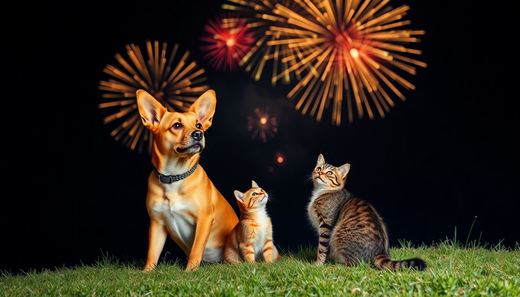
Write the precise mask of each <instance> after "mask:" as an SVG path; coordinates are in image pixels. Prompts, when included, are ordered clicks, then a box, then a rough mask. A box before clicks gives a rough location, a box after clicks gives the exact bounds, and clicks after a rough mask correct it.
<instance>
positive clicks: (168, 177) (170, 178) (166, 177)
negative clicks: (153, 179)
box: [153, 162, 199, 184]
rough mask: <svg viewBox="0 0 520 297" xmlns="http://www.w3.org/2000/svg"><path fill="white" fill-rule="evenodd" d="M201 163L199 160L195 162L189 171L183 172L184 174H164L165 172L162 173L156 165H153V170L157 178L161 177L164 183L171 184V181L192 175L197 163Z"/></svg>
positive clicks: (160, 179)
mask: <svg viewBox="0 0 520 297" xmlns="http://www.w3.org/2000/svg"><path fill="white" fill-rule="evenodd" d="M198 164H199V162H197V163H195V165H193V167H191V169H190V170H188V171H187V172H185V173H183V174H178V175H164V174H160V173H159V171H157V168H155V166H153V172H154V173H155V175H156V176H157V178H158V179H159V181H160V182H161V183H163V184H171V183H174V182H176V181H180V180H181V179H185V178H187V177H188V176H190V174H192V173H193V172H194V171H195V169H197V165H198Z"/></svg>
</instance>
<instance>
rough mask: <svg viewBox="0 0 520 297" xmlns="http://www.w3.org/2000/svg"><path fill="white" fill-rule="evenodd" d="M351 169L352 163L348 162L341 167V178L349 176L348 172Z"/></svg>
mask: <svg viewBox="0 0 520 297" xmlns="http://www.w3.org/2000/svg"><path fill="white" fill-rule="evenodd" d="M349 171H350V164H349V163H346V164H343V165H342V166H341V167H339V174H340V175H341V179H345V178H346V177H347V173H348V172H349Z"/></svg>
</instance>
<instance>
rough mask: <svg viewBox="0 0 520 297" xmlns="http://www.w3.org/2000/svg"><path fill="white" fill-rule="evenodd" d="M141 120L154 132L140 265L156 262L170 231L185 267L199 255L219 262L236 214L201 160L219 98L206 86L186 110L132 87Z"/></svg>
mask: <svg viewBox="0 0 520 297" xmlns="http://www.w3.org/2000/svg"><path fill="white" fill-rule="evenodd" d="M136 97H137V107H138V109H139V114H140V116H141V119H142V122H143V125H144V126H145V127H146V128H148V129H149V130H150V131H151V133H152V134H153V138H154V141H153V148H152V164H153V166H154V168H153V171H152V172H151V173H150V177H149V178H148V193H147V197H146V208H147V210H148V215H149V216H150V228H149V236H148V255H147V258H146V264H145V267H144V271H150V270H152V269H154V267H155V266H156V265H157V261H158V259H159V256H160V254H161V252H162V250H163V247H164V244H165V242H166V239H167V237H168V234H169V235H170V236H171V238H172V239H173V240H174V241H175V243H176V244H177V245H178V246H179V247H180V248H181V249H182V250H183V251H184V253H185V254H186V256H188V264H187V266H186V270H191V269H193V268H196V267H198V266H199V265H200V263H201V261H205V262H211V263H214V262H220V261H223V259H224V248H225V246H226V242H227V239H228V236H229V234H230V233H231V230H233V228H234V227H235V225H236V224H237V223H238V217H237V215H236V213H235V211H234V209H233V208H232V207H231V205H230V204H229V202H228V201H227V200H226V199H225V198H224V196H222V194H221V193H220V192H219V191H218V190H217V188H216V187H215V186H214V185H213V183H212V182H211V180H210V179H209V178H208V176H207V174H206V172H205V171H204V169H203V168H202V166H200V165H199V164H198V163H199V158H200V153H201V152H202V150H203V149H204V146H205V138H204V132H205V131H206V130H207V129H208V128H209V127H210V126H211V124H212V122H213V115H214V114H215V108H216V104H217V99H216V94H215V91H213V90H208V91H206V92H205V93H204V94H202V95H201V96H200V97H199V98H198V99H197V100H195V102H194V103H193V104H192V105H191V106H190V108H189V110H188V111H187V112H170V111H168V110H167V109H166V108H165V107H164V106H163V105H162V104H161V103H159V101H157V99H155V98H154V97H153V96H152V95H150V94H149V93H148V92H146V91H144V90H137V91H136Z"/></svg>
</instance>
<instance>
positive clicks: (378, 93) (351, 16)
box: [268, 0, 426, 126]
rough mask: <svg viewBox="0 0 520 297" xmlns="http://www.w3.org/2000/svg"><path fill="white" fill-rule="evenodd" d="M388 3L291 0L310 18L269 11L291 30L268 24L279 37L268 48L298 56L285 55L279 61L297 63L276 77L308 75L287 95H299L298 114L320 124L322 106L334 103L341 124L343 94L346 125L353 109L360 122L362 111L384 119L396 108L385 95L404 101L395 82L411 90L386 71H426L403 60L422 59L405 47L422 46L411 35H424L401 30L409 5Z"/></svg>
mask: <svg viewBox="0 0 520 297" xmlns="http://www.w3.org/2000/svg"><path fill="white" fill-rule="evenodd" d="M389 1H390V0H364V1H361V0H337V1H333V0H323V1H319V2H318V1H311V0H295V2H296V3H298V5H299V6H300V7H301V8H302V9H304V10H305V11H307V12H308V14H310V15H311V16H312V17H305V16H303V15H301V14H298V13H297V12H296V11H295V10H294V9H291V8H289V7H286V6H284V5H282V4H277V5H276V7H275V9H274V10H273V12H274V13H275V14H276V15H277V16H279V17H283V18H285V19H286V20H287V23H288V24H290V25H291V28H289V29H288V28H286V27H276V26H271V27H270V31H271V32H272V33H271V34H278V35H279V36H280V38H279V39H278V40H272V41H269V42H268V45H269V46H277V45H283V44H285V45H287V46H288V47H289V48H292V49H298V50H299V51H298V52H299V54H298V55H294V54H293V55H286V56H284V57H283V59H282V61H297V62H295V63H294V64H293V65H292V66H291V67H290V68H289V69H287V70H285V71H282V72H280V73H279V74H278V75H277V76H276V77H275V79H281V78H283V77H284V76H286V75H287V73H290V72H295V73H297V74H301V73H302V72H305V73H306V75H305V76H304V77H303V79H302V80H300V81H299V83H298V84H297V85H296V86H295V87H294V88H293V89H292V91H290V92H289V94H288V95H287V97H289V98H291V99H294V98H296V97H298V96H299V100H298V103H297V104H296V109H298V110H301V112H302V114H306V113H307V112H309V110H310V114H311V115H312V116H314V115H316V119H317V121H320V120H321V118H322V115H323V112H324V110H325V108H329V107H330V106H331V105H332V124H334V125H338V126H339V125H340V124H341V110H342V103H343V99H344V95H346V96H345V97H346V103H347V110H348V117H349V122H352V121H353V111H354V110H356V111H357V115H358V117H359V118H362V117H363V115H364V113H365V112H366V113H367V114H368V116H369V118H370V119H372V118H374V109H375V110H377V113H379V115H380V116H381V117H384V115H385V112H388V111H389V110H390V107H393V106H394V102H393V100H392V98H391V96H390V95H389V94H388V93H387V91H391V92H393V94H395V95H397V96H398V97H399V98H400V99H402V100H405V96H404V95H403V93H401V91H400V90H399V89H398V88H397V86H396V83H397V84H398V85H400V86H402V87H404V88H405V89H408V90H409V89H415V87H414V85H413V84H411V83H410V82H408V81H407V80H406V79H404V78H403V77H402V76H401V75H399V74H397V73H396V72H394V71H393V70H391V69H390V68H393V67H395V68H398V69H399V71H403V72H406V73H409V74H415V73H416V67H415V66H420V67H426V63H423V62H420V61H418V60H415V59H413V58H410V57H408V56H407V55H409V54H414V55H420V54H421V51H419V50H416V49H410V48H407V47H406V46H405V45H406V44H409V43H417V42H420V40H419V39H418V38H417V37H414V36H417V35H424V31H422V30H408V29H402V27H404V26H407V25H409V24H410V21H408V20H403V17H404V16H405V15H406V13H407V11H408V10H409V8H410V7H409V6H408V5H403V6H400V7H398V8H395V9H392V8H391V7H390V6H387V4H388V2H389ZM315 3H316V4H315ZM352 97H353V98H352Z"/></svg>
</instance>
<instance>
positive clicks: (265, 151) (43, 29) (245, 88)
mask: <svg viewBox="0 0 520 297" xmlns="http://www.w3.org/2000/svg"><path fill="white" fill-rule="evenodd" d="M224 2H225V1H224V0H204V1H193V0H175V1H173V0H171V1H121V2H111V3H109V4H107V3H105V2H99V3H97V2H96V1H94V2H93V1H87V2H83V3H82V2H77V3H76V2H75V4H74V5H75V6H74V7H63V6H61V5H58V4H49V3H46V2H39V3H38V4H30V5H27V6H28V7H13V8H11V9H12V10H13V12H14V13H15V14H16V15H17V17H16V18H14V19H16V21H17V22H16V23H15V24H9V26H4V28H6V29H5V31H7V32H6V34H5V35H4V37H3V39H2V40H3V44H2V48H3V50H2V51H7V52H6V53H4V55H3V56H4V61H3V65H5V66H6V68H3V70H4V80H3V83H2V88H3V90H4V91H7V94H5V95H4V96H3V102H4V107H3V109H2V111H3V115H4V119H3V121H2V122H3V126H4V132H7V133H5V134H4V135H5V137H4V141H3V145H2V146H3V148H4V152H5V153H4V154H3V156H4V166H2V167H3V171H4V172H5V174H3V175H2V176H4V177H5V176H7V179H5V178H3V181H2V185H3V189H4V194H3V195H2V197H3V199H2V201H3V203H4V206H3V207H2V208H1V209H2V211H1V213H2V215H1V219H0V220H1V221H0V226H1V227H0V230H1V231H0V232H1V238H2V244H1V246H2V253H1V260H0V270H10V271H12V272H19V271H20V270H23V271H27V270H28V269H31V268H32V269H37V270H41V269H43V268H48V269H54V268H55V267H63V266H75V265H81V264H82V263H83V264H92V263H94V262H95V261H96V260H97V259H98V258H100V257H101V256H102V253H108V254H109V255H114V256H116V257H118V258H120V259H130V260H133V259H135V260H143V261H144V259H145V258H146V252H147V245H148V244H147V238H148V223H149V219H148V214H147V212H146V206H145V199H146V189H147V178H148V175H149V174H150V172H151V170H152V166H151V162H150V156H149V155H147V154H146V153H138V152H137V151H132V150H130V149H128V148H127V147H125V146H124V145H123V144H121V143H120V142H116V141H114V139H113V138H112V137H111V136H110V135H109V134H110V131H111V128H110V127H108V126H106V125H104V124H103V118H104V117H105V116H107V115H108V114H110V112H108V111H107V110H100V109H99V108H98V104H99V103H102V102H104V101H103V100H102V98H101V94H102V92H101V91H100V90H98V85H99V82H100V80H106V79H107V78H108V76H107V75H106V74H105V73H103V72H102V70H103V68H104V67H105V65H106V64H115V63H116V61H115V59H114V55H115V54H116V53H121V54H125V52H126V50H125V45H127V44H130V43H134V44H136V45H138V46H140V47H144V46H145V41H146V40H159V41H161V42H163V41H165V42H167V43H168V46H173V44H175V43H178V44H179V46H180V50H181V51H186V50H189V51H190V52H191V59H193V60H195V61H197V62H199V64H200V65H201V67H202V68H204V69H206V77H207V78H208V84H209V85H210V87H211V88H212V89H214V90H215V91H216V94H217V100H218V102H217V111H216V114H215V117H214V121H213V126H212V127H211V128H210V129H209V130H208V131H207V132H206V134H205V135H206V143H207V146H206V149H205V150H204V151H203V153H202V157H201V161H200V163H201V165H202V166H203V167H204V169H205V170H206V172H207V173H208V175H209V177H210V178H211V179H212V181H213V183H214V184H215V185H216V187H217V188H218V189H219V191H220V192H221V193H222V194H223V195H224V196H225V197H226V198H227V199H228V201H229V202H230V204H231V205H232V206H233V207H234V208H235V210H237V212H238V207H237V205H236V201H235V198H234V196H233V191H234V190H240V191H245V190H247V189H249V187H250V185H251V180H255V181H256V182H257V183H258V184H259V185H260V186H262V187H263V188H264V189H265V190H267V191H268V192H269V194H270V196H271V197H272V200H271V201H270V202H269V203H268V205H267V208H268V212H269V214H270V215H271V217H272V221H273V228H274V242H275V244H277V245H278V246H280V247H281V249H282V250H284V251H287V250H297V249H298V247H300V246H308V245H312V246H316V245H317V237H316V235H315V233H314V230H312V229H311V227H310V224H309V222H308V220H307V217H306V205H307V203H308V201H309V198H310V194H311V190H312V183H311V182H310V180H309V177H310V173H311V171H312V169H313V167H314V165H315V163H316V159H317V157H318V155H319V154H320V153H322V154H323V155H324V156H325V160H326V161H327V163H331V164H334V165H342V164H344V163H350V164H351V170H350V173H349V175H348V178H347V182H346V188H347V190H349V191H350V192H352V193H353V194H355V195H357V196H358V197H360V198H362V199H365V200H367V201H369V202H370V203H371V204H372V205H374V207H375V208H376V209H377V210H378V211H379V213H380V214H381V216H382V217H383V219H384V221H385V222H386V224H387V229H388V232H389V236H390V244H391V246H398V245H399V242H398V240H399V239H407V240H411V241H412V242H413V243H414V244H415V245H420V244H421V243H425V244H427V245H430V244H432V243H438V242H441V241H443V240H445V239H446V238H450V239H453V237H454V236H455V232H456V234H457V239H459V240H461V241H462V242H465V241H466V237H467V236H468V234H469V230H470V227H471V225H472V223H473V222H474V219H475V217H477V219H476V221H475V223H474V226H473V230H472V233H471V234H470V237H469V239H470V240H472V241H473V240H478V239H479V238H480V241H481V242H482V243H484V242H487V243H488V244H497V243H499V242H500V243H501V244H503V245H506V246H511V247H514V245H515V243H516V242H520V232H519V228H518V206H519V202H518V201H519V199H520V195H519V194H518V193H519V186H518V184H519V182H518V181H519V179H520V174H519V171H520V170H519V168H520V158H519V156H518V155H519V153H518V152H520V144H519V130H520V129H519V128H520V121H519V117H518V110H519V107H520V106H519V96H518V91H517V88H516V87H515V86H517V85H518V82H519V75H518V66H519V65H518V48H515V47H514V46H513V44H514V42H513V41H514V37H515V36H517V35H518V33H517V32H516V31H515V30H513V29H514V27H512V25H511V24H508V23H507V22H511V21H510V20H511V18H509V17H508V16H507V15H506V14H507V13H508V12H507V11H508V10H510V9H509V8H507V7H492V6H491V7H484V6H477V4H475V3H476V2H474V1H456V2H454V3H451V4H449V5H448V4H445V3H441V2H438V1H420V0H408V1H406V2H405V1H404V0H392V1H391V2H390V4H391V5H392V6H393V7H397V6H399V5H401V4H409V5H410V6H411V10H410V12H409V14H408V15H407V19H410V20H411V21H412V25H411V27H412V28H413V29H417V30H425V31H426V35H424V36H422V37H421V43H419V44H417V45H414V48H418V49H420V50H422V51H423V54H422V55H421V56H419V59H420V60H421V61H424V62H426V63H428V67H427V68H424V69H423V68H419V69H418V73H417V75H415V76H411V75H410V76H406V78H407V79H408V80H409V81H410V82H411V83H413V84H414V85H415V86H416V90H414V91H404V95H405V96H406V97H407V100H406V101H400V100H399V99H398V98H395V99H397V100H396V106H395V107H394V108H392V110H391V111H390V112H389V113H388V114H387V115H386V117H385V118H384V119H382V118H380V117H377V116H376V118H375V119H373V120H369V119H368V118H364V119H355V120H354V123H352V124H348V122H347V121H346V120H345V121H343V124H342V125H341V126H340V127H335V126H332V125H331V124H330V110H328V111H329V112H328V113H327V112H326V113H325V114H326V116H325V118H324V119H323V120H322V121H321V122H319V123H318V122H316V120H315V118H313V117H311V116H309V115H301V114H300V112H299V111H297V110H295V108H294V105H295V102H293V101H291V100H289V99H287V98H286V94H287V93H288V91H290V90H291V89H292V87H291V86H292V85H290V86H284V85H278V86H276V87H272V86H271V84H270V80H269V77H263V78H262V79H261V80H260V81H258V82H257V81H255V80H254V79H253V78H251V76H250V74H249V73H247V72H245V71H244V70H243V69H237V70H236V71H234V72H223V71H218V70H214V69H212V68H211V66H210V65H209V64H208V63H207V62H206V60H205V59H204V58H203V54H202V53H201V52H200V50H199V47H200V45H201V42H200V36H201V34H202V32H203V27H204V25H205V24H206V23H207V21H208V20H209V19H211V18H213V17H214V16H215V15H217V14H219V13H221V12H223V10H222V9H221V8H220V6H221V4H222V3H224ZM441 5H442V6H441ZM478 5H480V3H479V4H478ZM6 13H7V11H6ZM18 15H19V17H18ZM18 22H19V23H20V24H21V23H23V22H27V23H28V24H30V25H28V26H18V25H16V24H17V23H18ZM9 28H11V29H12V30H11V29H9ZM22 28H24V29H22ZM513 31H514V32H513ZM4 63H5V64H4ZM6 76H7V79H5V77H6ZM5 103H7V105H5ZM267 106H269V108H270V113H271V115H272V116H274V117H276V118H277V121H278V132H277V133H276V135H275V137H274V138H269V139H268V142H267V143H262V142H260V141H258V140H257V139H252V138H251V136H250V133H249V132H248V131H247V117H248V116H253V115H254V112H253V110H254V108H257V107H258V108H260V109H263V108H265V107H267ZM344 115H346V111H345V110H344ZM344 119H346V116H345V117H344ZM277 154H281V155H282V156H283V157H284V162H283V163H281V164H279V163H277V162H276V157H277ZM13 187H14V188H13ZM5 203H7V205H5ZM455 230H456V231H455ZM163 255H165V256H164V257H165V258H166V259H173V260H175V259H180V260H181V261H184V260H185V259H186V258H185V256H184V255H183V254H182V252H181V250H180V249H179V248H178V247H177V246H176V245H175V244H174V242H173V240H171V239H168V241H167V244H166V246H165V248H164V250H163Z"/></svg>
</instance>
